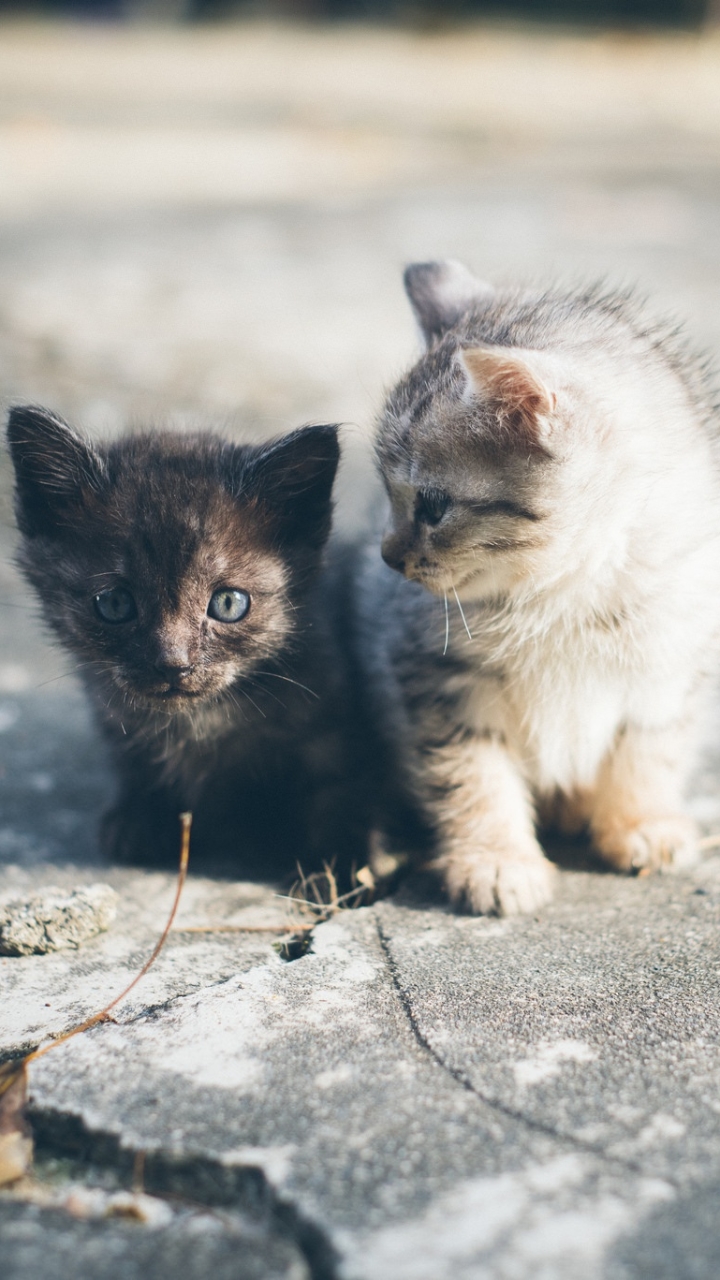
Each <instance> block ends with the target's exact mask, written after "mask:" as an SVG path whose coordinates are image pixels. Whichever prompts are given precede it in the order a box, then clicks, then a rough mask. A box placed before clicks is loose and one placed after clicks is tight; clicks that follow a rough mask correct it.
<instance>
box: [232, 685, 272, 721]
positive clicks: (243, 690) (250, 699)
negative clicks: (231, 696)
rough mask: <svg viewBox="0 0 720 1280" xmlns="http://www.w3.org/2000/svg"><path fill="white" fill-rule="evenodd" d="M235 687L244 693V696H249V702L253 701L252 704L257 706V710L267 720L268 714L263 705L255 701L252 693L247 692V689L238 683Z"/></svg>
mask: <svg viewBox="0 0 720 1280" xmlns="http://www.w3.org/2000/svg"><path fill="white" fill-rule="evenodd" d="M235 688H236V689H237V691H238V693H241V694H242V696H243V698H247V700H248V702H249V703H251V705H252V706H253V707H254V708H255V710H256V711H258V712H259V713H260V715H261V716H262V718H263V720H267V716H266V715H265V712H264V711H263V709H262V707H259V706H258V704H257V702H254V701H253V699H252V698H251V697H250V694H249V693H248V692H247V690H246V689H243V688H242V687H241V686H240V685H236V686H235Z"/></svg>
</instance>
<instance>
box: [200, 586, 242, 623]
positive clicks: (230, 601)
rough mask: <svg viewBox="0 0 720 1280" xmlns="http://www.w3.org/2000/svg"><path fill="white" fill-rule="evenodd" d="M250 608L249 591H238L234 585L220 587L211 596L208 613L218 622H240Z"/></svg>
mask: <svg viewBox="0 0 720 1280" xmlns="http://www.w3.org/2000/svg"><path fill="white" fill-rule="evenodd" d="M249 608H250V596H249V595H248V593H247V591H237V590H236V589H235V588H234V587H220V589H219V591H214V592H213V594H212V595H211V597H210V603H209V605H208V610H207V611H208V615H209V616H210V617H211V618H214V619H215V621H216V622H239V621H240V619H241V618H244V617H245V614H246V613H247V612H248V610H249Z"/></svg>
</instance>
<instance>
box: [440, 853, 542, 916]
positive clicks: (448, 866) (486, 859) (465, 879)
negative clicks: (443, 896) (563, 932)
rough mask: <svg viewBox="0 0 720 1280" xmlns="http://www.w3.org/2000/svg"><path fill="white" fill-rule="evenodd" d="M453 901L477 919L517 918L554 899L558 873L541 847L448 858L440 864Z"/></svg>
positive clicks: (446, 886)
mask: <svg viewBox="0 0 720 1280" xmlns="http://www.w3.org/2000/svg"><path fill="white" fill-rule="evenodd" d="M439 865H440V866H441V868H442V872H443V879H444V882H445V888H446V890H447V892H448V895H449V896H450V898H451V900H452V901H453V902H454V903H456V904H458V905H463V906H465V907H467V908H469V910H470V911H472V912H473V913H474V914H475V915H495V916H516V915H524V914H528V913H530V912H532V911H537V910H538V908H539V907H543V906H545V904H546V903H547V902H549V901H550V899H551V898H552V896H553V889H554V883H555V877H556V875H557V872H556V870H555V867H554V866H553V865H552V863H551V862H548V860H547V858H545V857H544V856H543V854H542V852H541V850H540V848H539V846H538V850H537V852H535V851H534V850H532V851H531V852H529V853H527V854H524V855H523V854H519V853H517V852H516V851H513V852H507V853H504V854H502V853H489V852H483V853H481V854H475V855H472V854H470V855H468V856H466V857H463V858H457V857H453V858H448V859H447V860H443V861H442V862H441V863H440V864H439Z"/></svg>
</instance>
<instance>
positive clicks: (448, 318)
mask: <svg viewBox="0 0 720 1280" xmlns="http://www.w3.org/2000/svg"><path fill="white" fill-rule="evenodd" d="M403 281H404V283H405V292H406V293H407V296H408V298H409V299H410V305H411V307H412V309H413V311H414V313H415V319H416V320H417V322H418V324H419V325H420V328H421V330H422V333H423V337H424V338H425V341H426V343H427V344H428V346H429V345H430V343H431V342H432V341H433V340H434V339H435V338H439V337H441V336H442V335H443V333H445V332H446V330H448V329H451V328H452V326H453V325H454V324H457V322H458V320H459V319H460V317H461V316H463V315H464V314H465V312H466V311H470V310H471V309H472V307H473V305H474V304H475V303H478V302H483V301H487V300H488V299H489V298H491V297H492V296H493V294H494V292H495V290H494V289H493V287H492V285H490V284H484V283H483V281H482V280H478V279H476V277H475V276H474V275H471V273H470V272H469V271H468V270H467V268H466V267H464V266H463V265H462V263H461V262H453V261H447V262H413V263H411V264H410V266H409V267H406V268H405V273H404V275H403Z"/></svg>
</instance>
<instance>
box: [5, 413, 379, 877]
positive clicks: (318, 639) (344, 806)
mask: <svg viewBox="0 0 720 1280" xmlns="http://www.w3.org/2000/svg"><path fill="white" fill-rule="evenodd" d="M8 438H9V443H10V450H11V453H12V459H13V462H14V465H15V474H16V490H15V495H16V514H17V522H18V525H19V528H20V531H21V534H22V544H21V550H20V557H19V559H20V565H21V568H22V570H23V572H24V574H25V576H26V577H27V578H28V580H29V581H30V582H31V583H32V585H33V586H34V588H35V590H36V591H37V594H38V597H39V599H40V602H41V605H42V609H43V616H44V619H45V620H46V622H47V623H49V624H50V626H51V627H52V628H53V629H54V630H55V632H56V633H57V634H58V636H59V637H60V639H61V641H62V642H63V644H64V645H65V646H66V648H67V649H68V650H70V652H71V653H72V654H73V655H74V657H76V658H77V659H78V662H79V670H80V675H81V678H82V679H83V681H84V683H85V685H86V686H87V688H88V690H89V692H90V695H91V698H92V701H93V703H94V706H95V709H96V712H97V715H98V718H99V721H100V725H101V727H102V729H103V731H104V734H105V736H106V738H107V739H108V740H109V742H110V745H111V748H112V750H113V753H114V756H115V759H116V761H117V766H118V769H119V774H120V796H119V799H118V803H117V805H116V807H115V808H114V809H113V810H112V811H111V812H110V813H109V814H107V816H106V818H105V820H104V823H103V841H104V845H105V848H106V850H107V851H108V852H109V853H110V854H111V855H112V856H115V857H120V858H123V859H128V860H135V859H144V858H153V859H156V858H158V857H159V858H161V859H164V858H165V857H167V856H175V853H176V849H177V842H178V813H179V812H180V811H182V810H184V809H192V810H193V813H194V815H195V822H194V829H193V848H194V850H195V851H196V852H197V850H198V846H200V847H202V846H205V847H206V848H208V847H209V848H211V849H213V850H214V851H216V852H224V853H231V854H232V855H238V856H239V857H241V858H242V860H243V870H244V871H245V872H246V873H247V872H248V871H250V872H252V871H253V870H260V869H262V870H264V871H266V872H267V870H268V869H269V865H268V864H269V862H270V861H271V860H273V858H274V855H276V854H278V853H280V854H281V855H282V856H283V858H284V861H285V862H286V863H288V862H289V863H290V865H292V864H294V861H295V859H296V858H301V859H302V858H303V857H304V856H306V854H307V851H308V849H312V850H314V853H315V862H316V864H317V861H318V860H319V857H320V855H322V857H325V858H333V857H336V856H341V855H343V854H344V855H345V856H346V860H348V859H350V858H353V859H354V858H361V859H362V858H364V849H363V848H362V844H363V839H364V837H362V836H361V837H360V843H359V844H357V843H353V842H354V839H355V834H356V833H355V831H354V827H353V821H352V818H351V807H352V806H351V802H350V800H349V797H348V794H347V780H348V779H349V778H350V777H351V776H352V773H353V769H352V765H351V764H350V762H349V760H348V757H347V738H346V728H347V722H348V714H347V706H346V696H347V695H346V686H345V681H344V673H343V669H342V664H341V661H340V658H339V654H338V653H337V651H336V648H335V644H334V639H333V635H332V626H331V623H330V618H331V615H332V612H333V609H332V607H331V606H330V604H329V601H328V596H329V593H330V592H331V591H332V589H333V588H332V586H331V583H330V577H331V575H330V574H329V573H328V571H326V570H324V569H323V567H322V559H323V548H324V545H325V542H326V540H327V537H328V533H329V531H330V524H331V518H332V497H331V495H332V486H333V480H334V477H335V471H336V468H337V463H338V457H339V449H338V439H337V428H336V427H334V426H317V427H306V428H304V429H301V430H299V431H295V432H293V433H292V434H290V435H288V436H285V437H284V438H282V439H278V440H274V441H271V442H270V443H269V444H265V445H261V446H250V445H234V444H230V443H228V442H226V441H224V440H222V439H219V438H218V437H216V436H214V435H210V434H197V435H192V436H185V435H179V434H174V433H171V432H167V433H159V434H155V435H149V434H148V435H134V436H130V437H128V438H125V439H122V440H119V441H117V442H116V443H113V444H110V445H103V446H95V445H91V444H90V443H89V442H87V441H86V440H84V439H82V438H81V437H80V436H79V435H77V434H76V433H75V432H74V431H73V430H71V428H70V427H68V426H67V424H66V423H64V422H63V421H61V420H60V419H59V418H57V417H55V416H54V415H53V414H51V413H48V412H46V411H45V410H43V409H38V408H32V407H23V408H15V409H13V410H12V411H11V414H10V420H9V425H8ZM336 612H337V611H336ZM338 814H340V815H341V821H340V822H338ZM258 853H259V855H260V863H259V864H258V862H257V855H258Z"/></svg>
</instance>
